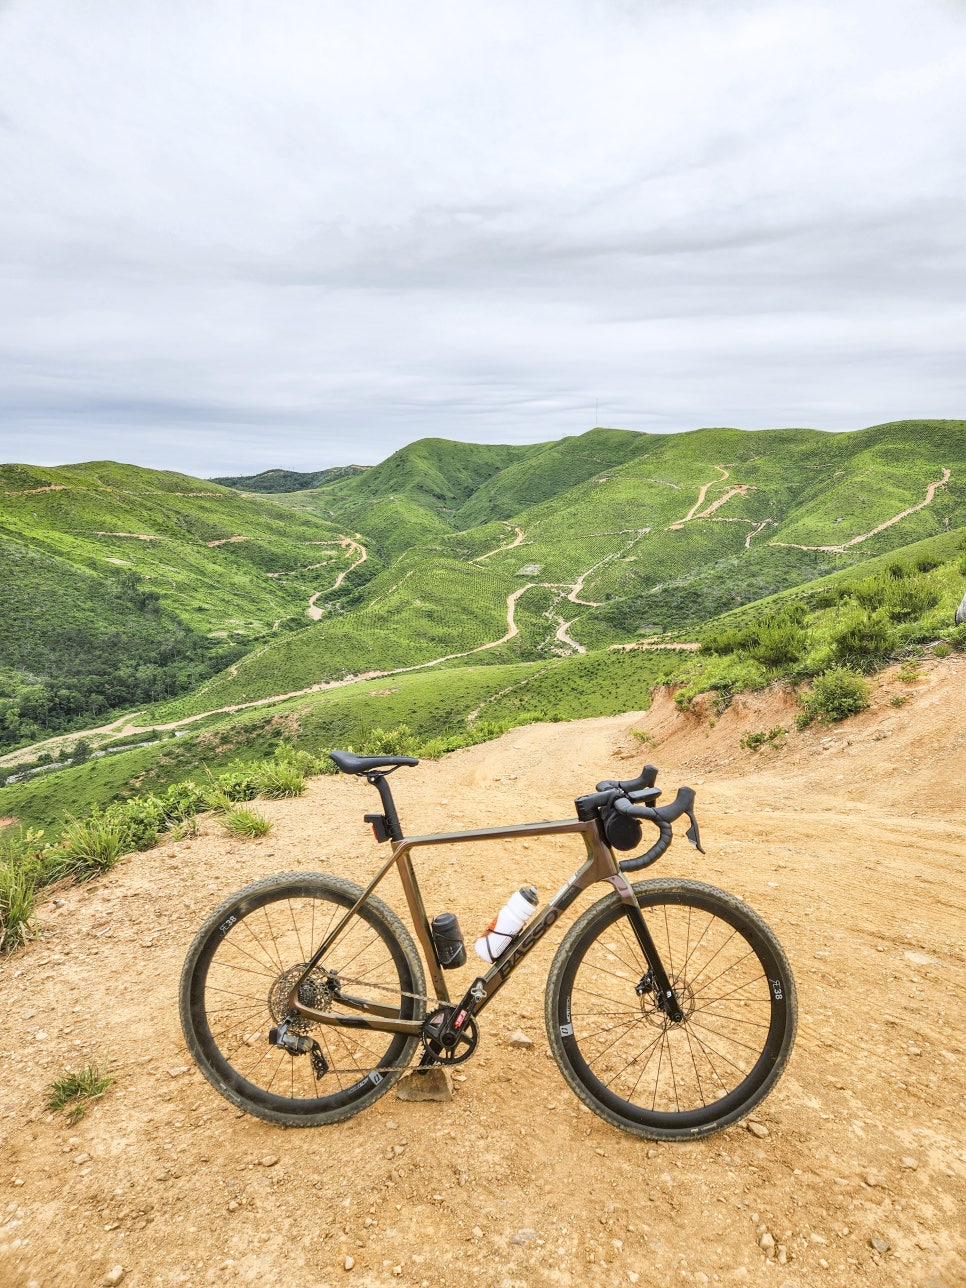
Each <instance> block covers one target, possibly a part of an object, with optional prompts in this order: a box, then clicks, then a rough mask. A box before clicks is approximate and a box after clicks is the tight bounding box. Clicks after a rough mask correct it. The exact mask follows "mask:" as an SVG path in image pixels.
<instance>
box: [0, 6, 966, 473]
mask: <svg viewBox="0 0 966 1288" xmlns="http://www.w3.org/2000/svg"><path fill="white" fill-rule="evenodd" d="M964 121H966V0H918V2H917V3H915V4H911V3H908V0H902V3H895V2H894V0H834V3H827V2H826V0H799V2H797V3H796V2H794V0H583V2H581V0H527V3H525V4H523V3H520V2H519V0H513V2H505V0H487V3H486V4H476V5H472V4H467V3H450V4H437V5H430V4H425V3H419V4H415V3H408V2H407V0H354V2H353V3H352V4H351V5H348V4H345V3H344V2H343V0H340V2H339V3H334V2H331V0H202V3H200V4H199V3H197V0H193V2H190V3H189V0H6V2H4V0H0V292H2V295H0V459H3V460H8V461H9V460H26V461H33V462H37V463H41V464H54V463H59V462H66V461H77V460H85V459H97V458H103V457H112V458H115V459H119V460H125V461H132V462H134V463H137V464H142V465H150V466H155V467H168V468H176V469H183V470H186V471H188V472H190V473H194V474H199V475H210V474H223V473H236V472H249V471H254V470H259V469H264V468H267V467H270V466H287V467H290V468H295V469H314V468H320V467H323V466H327V465H334V464H341V463H347V462H352V461H358V462H360V463H369V462H374V461H377V460H380V459H382V458H383V457H384V456H386V455H388V454H389V452H391V451H393V450H394V449H395V448H397V447H399V446H401V445H402V444H403V443H405V442H408V441H410V440H412V439H414V438H417V437H421V436H423V435H438V436H443V437H451V438H459V439H472V440H476V441H485V442H530V441H536V440H541V439H551V438H558V437H560V436H562V435H564V434H575V433H581V432H583V431H584V430H586V429H589V428H590V427H591V426H592V425H594V424H595V423H598V424H603V425H613V426H621V427H624V428H629V429H639V430H660V431H667V430H681V429H692V428H696V427H698V426H701V425H737V426H742V427H745V428H749V429H755V428H764V427H768V426H778V425H810V426H815V427H817V428H824V429H845V428H857V427H860V426H863V425H868V424H874V423H877V422H881V421H884V420H894V419H900V418H904V417H919V416H926V417H955V418H961V417H966V128H964Z"/></svg>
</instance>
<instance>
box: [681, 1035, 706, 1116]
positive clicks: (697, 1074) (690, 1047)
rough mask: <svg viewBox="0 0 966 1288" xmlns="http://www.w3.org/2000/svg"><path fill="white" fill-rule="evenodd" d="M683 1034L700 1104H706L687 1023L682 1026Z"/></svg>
mask: <svg viewBox="0 0 966 1288" xmlns="http://www.w3.org/2000/svg"><path fill="white" fill-rule="evenodd" d="M684 1036H685V1037H686V1038H687V1040H688V1052H689V1053H690V1056H691V1064H692V1065H693V1066H694V1077H695V1081H696V1082H697V1084H698V1095H699V1096H700V1097H701V1103H702V1105H706V1104H707V1103H708V1100H707V1097H706V1096H705V1094H704V1087H703V1086H702V1085H701V1074H700V1073H699V1072H698V1062H697V1060H696V1059H695V1058H694V1047H693V1046H692V1045H691V1030H690V1028H689V1027H688V1025H685V1026H684Z"/></svg>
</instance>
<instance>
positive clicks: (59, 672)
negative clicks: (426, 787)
mask: <svg viewBox="0 0 966 1288" xmlns="http://www.w3.org/2000/svg"><path fill="white" fill-rule="evenodd" d="M339 535H340V534H339V533H338V531H337V530H336V529H335V528H334V527H333V526H332V525H330V524H327V523H325V522H324V521H322V520H320V519H319V518H318V517H317V516H315V515H308V514H292V513H291V512H289V511H287V510H284V509H282V508H281V507H279V506H274V505H271V504H270V503H268V502H265V503H262V502H259V501H252V500H248V499H246V498H244V497H242V496H240V495H239V494H238V493H237V492H233V491H231V490H230V489H228V488H221V487H216V486H214V485H213V484H211V483H205V482H203V481H201V480H199V479H193V478H190V477H189V476H187V475H182V474H176V473H169V472H159V471H155V470H145V469H138V468H136V467H134V466H127V465H118V464H115V463H113V462H94V463H89V464H85V465H76V466H68V467H62V468H57V469H41V468H38V467H34V466H24V465H4V466H0V554H2V557H3V567H4V591H5V597H4V610H3V612H2V614H0V746H4V745H6V746H9V745H11V744H13V745H16V744H17V743H18V742H22V741H26V740H31V739H33V738H35V737H39V736H42V734H43V733H45V732H54V731H56V730H58V729H65V728H73V727H79V726H80V725H82V724H84V723H90V722H91V720H92V719H93V718H102V717H105V716H106V715H108V714H109V713H110V712H112V711H116V710H117V709H119V708H120V707H123V706H132V705H138V704H141V703H144V702H146V701H154V700H157V699H159V698H161V697H163V696H165V695H171V694H175V693H179V692H183V691H185V690H186V689H191V688H193V687H195V686H196V685H197V684H198V683H199V682H200V681H202V680H203V679H204V678H206V677H207V676H209V675H211V674H212V673H213V672H215V671H220V670H222V669H223V668H224V667H226V666H228V665H233V664H234V663H236V662H237V661H238V660H239V658H240V657H241V656H242V655H243V653H244V652H245V651H246V650H247V649H249V648H251V647H252V646H254V645H255V644H257V643H258V642H260V641H263V640H265V639H269V638H271V637H272V636H273V635H275V636H277V635H278V634H279V633H281V632H284V631H286V630H289V629H297V628H300V627H301V626H302V625H308V624H309V621H310V619H309V617H308V616H307V613H306V609H307V607H308V603H309V598H310V596H311V595H313V594H314V593H315V592H316V591H318V590H323V589H324V588H325V587H327V586H328V585H329V584H331V583H332V582H334V581H335V580H336V578H337V576H338V573H339V571H340V570H342V569H344V568H347V567H348V565H349V562H350V558H349V554H348V553H347V551H346V549H345V548H344V547H343V546H342V545H341V544H340V541H339Z"/></svg>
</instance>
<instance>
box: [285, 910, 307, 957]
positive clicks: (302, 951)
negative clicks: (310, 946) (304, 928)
mask: <svg viewBox="0 0 966 1288" xmlns="http://www.w3.org/2000/svg"><path fill="white" fill-rule="evenodd" d="M286 902H287V903H288V915H289V916H290V917H291V918H292V929H293V930H294V931H295V939H296V941H297V943H298V946H299V960H300V961H303V962H304V961H306V960H307V958H306V956H305V949H304V948H303V947H302V935H301V933H300V931H299V928H298V924H297V922H296V920H295V909H294V908H293V907H292V900H291V899H288V900H287V901H286Z"/></svg>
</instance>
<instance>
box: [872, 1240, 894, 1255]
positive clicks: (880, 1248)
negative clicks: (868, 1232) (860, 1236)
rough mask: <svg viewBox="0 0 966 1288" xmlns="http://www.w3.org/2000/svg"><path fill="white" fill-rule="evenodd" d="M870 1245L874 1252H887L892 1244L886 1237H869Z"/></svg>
mask: <svg viewBox="0 0 966 1288" xmlns="http://www.w3.org/2000/svg"><path fill="white" fill-rule="evenodd" d="M869 1243H870V1245H871V1246H872V1247H873V1248H875V1250H876V1252H888V1251H889V1249H890V1248H891V1247H892V1244H891V1243H890V1242H889V1241H888V1239H870V1240H869Z"/></svg>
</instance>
